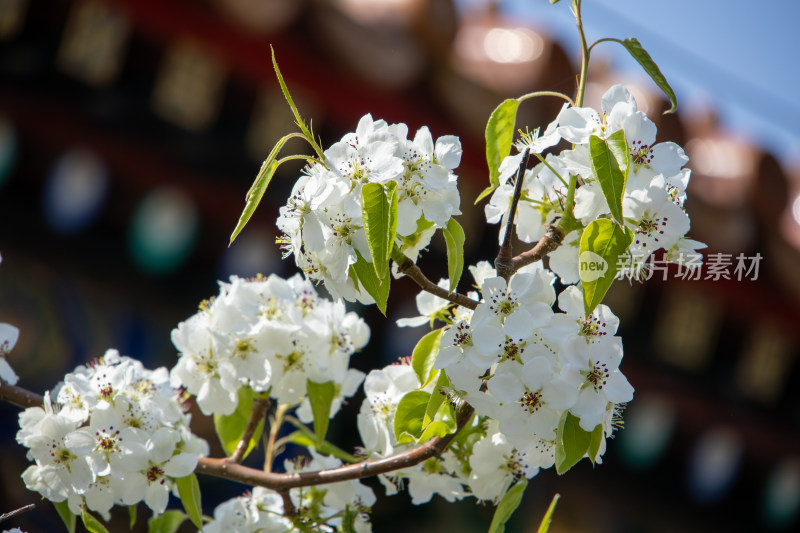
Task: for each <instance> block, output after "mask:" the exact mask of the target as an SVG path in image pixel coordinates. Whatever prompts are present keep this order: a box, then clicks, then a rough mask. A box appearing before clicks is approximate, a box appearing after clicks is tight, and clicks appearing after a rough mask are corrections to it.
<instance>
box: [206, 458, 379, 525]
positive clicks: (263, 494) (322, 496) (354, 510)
mask: <svg viewBox="0 0 800 533" xmlns="http://www.w3.org/2000/svg"><path fill="white" fill-rule="evenodd" d="M309 453H310V454H311V457H310V458H305V459H303V460H301V461H300V462H293V461H289V460H287V461H285V464H284V467H285V469H286V471H287V472H307V471H317V470H323V469H330V468H336V467H339V466H341V465H342V463H341V461H339V460H338V459H336V458H334V457H327V456H324V455H321V454H319V453H317V452H316V450H314V449H313V448H310V449H309ZM289 498H290V499H291V501H292V504H293V505H294V507H295V509H297V510H298V513H297V515H296V516H295V517H293V519H289V518H287V517H285V516H284V503H283V499H282V498H281V496H280V495H279V494H278V493H277V492H274V491H271V490H268V489H265V488H262V487H255V488H254V489H253V491H252V492H251V493H249V494H245V495H243V496H239V497H236V498H232V499H230V500H228V501H226V502H223V503H221V504H220V505H218V506H217V508H216V509H215V510H214V520H213V521H211V522H209V523H208V524H206V525H205V526H204V527H203V531H204V532H205V533H227V532H231V531H235V532H236V533H258V532H262V531H276V532H278V531H280V532H281V533H290V532H300V531H312V530H313V531H321V532H333V531H354V532H356V533H368V532H370V531H372V525H371V524H370V521H369V515H368V514H367V513H369V511H370V509H371V507H372V506H373V505H374V504H375V501H376V498H375V494H374V493H373V492H372V489H371V488H369V487H368V486H366V485H364V484H363V483H360V482H359V481H357V480H353V481H345V482H340V483H330V484H325V485H315V486H313V487H301V488H294V489H291V490H290V491H289Z"/></svg>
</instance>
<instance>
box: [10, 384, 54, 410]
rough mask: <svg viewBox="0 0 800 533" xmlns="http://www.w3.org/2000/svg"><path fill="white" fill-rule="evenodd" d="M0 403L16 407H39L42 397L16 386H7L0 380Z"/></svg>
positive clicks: (42, 401) (42, 403)
mask: <svg viewBox="0 0 800 533" xmlns="http://www.w3.org/2000/svg"><path fill="white" fill-rule="evenodd" d="M0 401H4V402H8V403H10V404H14V405H16V406H17V407H24V408H26V407H41V406H42V405H44V397H42V395H40V394H36V393H35V392H31V391H29V390H27V389H23V388H22V387H17V386H16V385H9V384H8V383H6V382H5V381H3V380H2V379H0Z"/></svg>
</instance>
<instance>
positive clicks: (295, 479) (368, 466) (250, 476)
mask: <svg viewBox="0 0 800 533" xmlns="http://www.w3.org/2000/svg"><path fill="white" fill-rule="evenodd" d="M473 412H474V411H473V409H472V407H470V406H468V405H465V406H464V407H463V408H462V409H461V410H460V412H459V416H458V426H457V427H456V432H455V433H452V434H450V435H446V436H444V437H434V438H432V439H431V440H429V441H428V442H426V443H424V444H421V445H420V446H418V447H416V448H412V449H410V450H406V451H404V452H399V453H396V454H394V455H390V456H389V457H385V458H383V459H374V460H371V461H363V462H361V463H355V464H352V465H345V466H340V467H339V468H331V469H329V470H319V471H317V472H294V473H287V474H275V473H272V472H264V471H261V470H256V469H254V468H248V467H246V466H242V465H238V464H232V463H229V462H227V461H225V460H224V459H213V458H207V457H201V458H200V459H199V460H198V462H197V472H200V473H203V474H208V475H211V476H217V477H222V478H226V479H231V480H233V481H238V482H240V483H244V484H247V485H254V486H261V487H265V488H268V489H272V490H277V491H279V492H280V491H281V490H288V489H292V488H296V487H309V486H313V485H322V484H327V483H338V482H341V481H352V480H354V479H361V478H365V477H371V476H375V475H378V474H385V473H387V472H393V471H395V470H401V469H403V468H408V467H411V466H415V465H418V464H419V463H421V462H423V461H425V460H426V459H430V458H431V457H435V456H438V455H440V454H441V453H442V452H443V451H444V450H445V448H447V446H448V445H449V444H450V442H451V441H452V440H453V439H454V438H455V436H456V435H457V434H458V433H459V432H460V431H461V430H462V429H463V428H464V426H466V424H467V422H469V420H470V418H471V417H472V414H473Z"/></svg>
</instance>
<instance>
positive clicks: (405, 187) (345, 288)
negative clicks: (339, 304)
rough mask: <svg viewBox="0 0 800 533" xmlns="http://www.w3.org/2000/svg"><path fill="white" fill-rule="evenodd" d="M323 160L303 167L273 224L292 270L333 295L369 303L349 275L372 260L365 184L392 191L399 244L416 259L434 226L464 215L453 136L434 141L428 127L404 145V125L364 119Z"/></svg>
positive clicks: (456, 144) (457, 150) (458, 146)
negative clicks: (360, 263) (393, 188)
mask: <svg viewBox="0 0 800 533" xmlns="http://www.w3.org/2000/svg"><path fill="white" fill-rule="evenodd" d="M324 155H325V159H324V163H315V164H313V165H311V166H309V167H307V168H306V169H305V173H304V175H303V176H302V177H301V178H300V179H298V181H297V183H295V185H294V188H293V190H292V193H291V196H290V197H289V199H288V201H287V203H286V205H285V206H284V207H281V209H280V216H279V217H278V222H277V225H278V228H279V229H280V230H281V231H282V232H283V234H284V235H283V237H282V242H283V247H284V250H285V254H286V256H288V255H290V254H294V257H295V261H296V263H297V266H298V267H300V268H301V269H302V270H303V272H305V273H306V275H307V276H308V277H309V278H310V279H312V280H314V281H317V282H320V281H321V282H324V283H325V287H326V288H327V289H328V290H329V291H330V292H331V294H332V295H333V296H334V297H340V296H341V297H343V298H345V299H347V300H350V301H355V300H359V301H361V302H363V303H371V302H372V301H373V300H372V297H371V296H370V295H369V294H367V293H366V291H362V290H360V287H359V286H358V285H357V284H356V283H354V281H353V279H352V277H351V275H350V267H351V266H352V265H353V264H355V263H356V262H357V261H358V257H359V256H361V257H362V258H364V260H365V261H367V262H372V259H371V255H370V251H369V247H368V244H367V236H366V233H365V230H364V221H363V217H362V205H361V188H362V187H363V185H364V184H366V183H380V184H382V185H389V184H395V185H396V194H397V236H398V243H397V244H399V245H400V246H401V249H402V250H403V252H404V253H405V254H406V255H407V256H408V257H410V258H411V259H412V260H416V256H417V253H418V252H419V250H420V249H421V248H423V247H425V246H427V244H428V243H429V242H430V238H431V236H432V235H433V233H434V232H435V230H436V228H443V227H445V226H446V225H447V223H448V221H449V220H450V218H451V217H452V216H453V215H459V214H461V211H460V210H459V203H460V198H459V193H458V189H457V183H456V182H457V177H456V175H455V174H453V169H455V168H456V167H457V166H458V164H459V163H460V161H461V143H460V141H459V140H458V138H457V137H455V136H452V135H446V136H443V137H439V138H438V139H437V140H436V141H435V142H434V140H433V137H432V136H431V132H430V130H429V129H428V128H427V127H426V126H423V127H422V128H420V129H419V130H418V131H417V132H416V134H415V135H414V138H413V139H409V138H408V127H407V126H406V125H405V124H402V123H400V124H391V125H390V124H388V123H387V122H386V121H384V120H373V118H372V116H371V115H365V116H364V117H362V118H361V120H360V121H359V123H358V127H357V128H356V131H355V132H351V133H348V134H346V135H345V136H344V137H342V140H341V141H339V142H336V143H334V144H333V145H332V146H331V147H330V148H328V149H327V150H326V151H325V153H324Z"/></svg>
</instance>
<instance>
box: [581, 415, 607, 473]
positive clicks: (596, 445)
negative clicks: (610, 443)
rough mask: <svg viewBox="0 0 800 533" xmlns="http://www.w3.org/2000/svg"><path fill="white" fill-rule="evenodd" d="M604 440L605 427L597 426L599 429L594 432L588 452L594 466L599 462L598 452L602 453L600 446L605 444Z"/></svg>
mask: <svg viewBox="0 0 800 533" xmlns="http://www.w3.org/2000/svg"><path fill="white" fill-rule="evenodd" d="M603 439H605V435H604V434H603V425H602V424H597V427H596V428H594V429H593V430H592V440H591V442H590V443H589V451H588V452H586V455H588V456H589V460H590V461H591V462H592V464H595V461H596V460H597V452H599V451H600V445H601V444H603Z"/></svg>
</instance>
